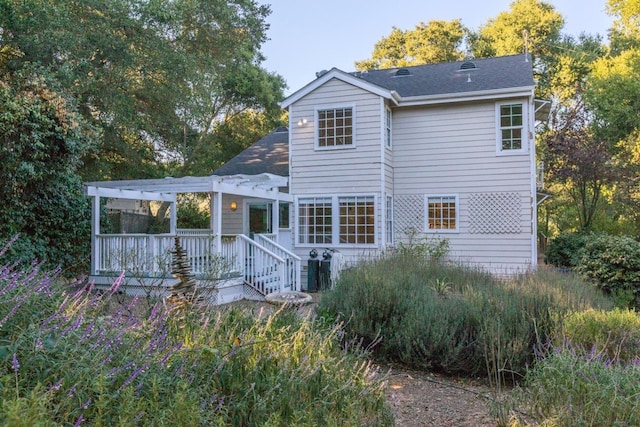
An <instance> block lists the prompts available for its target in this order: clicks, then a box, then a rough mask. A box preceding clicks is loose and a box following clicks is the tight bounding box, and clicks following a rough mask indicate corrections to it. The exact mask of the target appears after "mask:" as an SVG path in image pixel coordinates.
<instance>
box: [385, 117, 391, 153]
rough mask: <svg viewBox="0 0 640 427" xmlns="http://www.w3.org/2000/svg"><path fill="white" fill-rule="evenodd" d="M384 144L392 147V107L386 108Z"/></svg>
mask: <svg viewBox="0 0 640 427" xmlns="http://www.w3.org/2000/svg"><path fill="white" fill-rule="evenodd" d="M384 145H385V146H386V147H387V148H391V109H389V108H385V110H384Z"/></svg>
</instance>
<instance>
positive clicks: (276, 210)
mask: <svg viewBox="0 0 640 427" xmlns="http://www.w3.org/2000/svg"><path fill="white" fill-rule="evenodd" d="M279 232H280V201H279V200H277V199H276V200H274V201H273V203H271V233H273V236H274V237H273V241H274V242H276V243H279V241H278V235H279Z"/></svg>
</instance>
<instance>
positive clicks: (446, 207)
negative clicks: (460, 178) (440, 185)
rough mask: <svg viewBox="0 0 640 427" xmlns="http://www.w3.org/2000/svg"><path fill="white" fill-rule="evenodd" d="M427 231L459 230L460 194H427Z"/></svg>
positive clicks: (449, 231)
mask: <svg viewBox="0 0 640 427" xmlns="http://www.w3.org/2000/svg"><path fill="white" fill-rule="evenodd" d="M424 199H425V209H424V211H425V231H426V232H427V233H456V232H458V227H459V220H458V212H459V210H460V209H459V206H458V196H457V195H455V194H446V195H427V196H425V198H424Z"/></svg>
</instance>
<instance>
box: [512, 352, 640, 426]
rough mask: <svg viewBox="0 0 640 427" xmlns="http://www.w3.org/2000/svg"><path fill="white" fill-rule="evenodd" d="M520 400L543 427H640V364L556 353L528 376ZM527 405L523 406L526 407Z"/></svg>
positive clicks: (530, 371) (552, 353) (590, 354)
mask: <svg viewBox="0 0 640 427" xmlns="http://www.w3.org/2000/svg"><path fill="white" fill-rule="evenodd" d="M520 391H521V395H520V396H519V399H518V400H519V401H520V402H526V405H527V406H528V410H529V412H530V413H532V414H536V415H537V417H538V418H540V423H539V425H545V426H547V425H548V426H557V427H573V426H637V425H640V400H639V399H638V396H639V395H640V365H638V364H637V363H633V364H616V363H609V361H607V360H603V359H602V358H600V357H598V355H596V354H593V353H589V354H583V353H581V352H579V351H575V349H572V348H563V349H554V350H553V351H551V352H550V353H549V354H548V355H547V356H546V357H545V358H543V359H542V360H540V361H539V362H538V363H536V364H535V365H534V366H533V367H532V369H530V370H529V371H528V372H527V376H526V388H524V389H521V390H520ZM520 407H522V406H520Z"/></svg>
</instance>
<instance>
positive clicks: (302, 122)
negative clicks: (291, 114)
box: [298, 119, 307, 126]
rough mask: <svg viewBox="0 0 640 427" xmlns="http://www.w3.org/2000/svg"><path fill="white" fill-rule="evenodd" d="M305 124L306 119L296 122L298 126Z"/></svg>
mask: <svg viewBox="0 0 640 427" xmlns="http://www.w3.org/2000/svg"><path fill="white" fill-rule="evenodd" d="M306 124H307V119H300V120H298V126H304V125H306Z"/></svg>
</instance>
